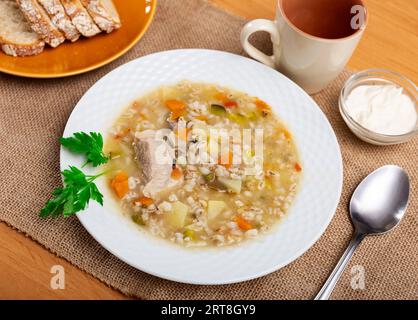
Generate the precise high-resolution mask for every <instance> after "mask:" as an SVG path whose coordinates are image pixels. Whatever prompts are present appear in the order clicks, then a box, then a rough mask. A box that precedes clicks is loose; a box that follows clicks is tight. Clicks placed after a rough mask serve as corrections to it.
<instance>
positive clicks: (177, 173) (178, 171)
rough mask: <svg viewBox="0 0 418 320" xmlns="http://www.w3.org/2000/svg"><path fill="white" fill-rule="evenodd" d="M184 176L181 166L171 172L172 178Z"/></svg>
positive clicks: (176, 178)
mask: <svg viewBox="0 0 418 320" xmlns="http://www.w3.org/2000/svg"><path fill="white" fill-rule="evenodd" d="M182 177H183V172H182V171H181V169H180V168H179V167H175V168H174V169H173V171H172V172H171V178H173V179H174V180H180V179H181V178H182Z"/></svg>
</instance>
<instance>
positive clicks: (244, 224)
mask: <svg viewBox="0 0 418 320" xmlns="http://www.w3.org/2000/svg"><path fill="white" fill-rule="evenodd" d="M234 220H235V222H236V223H237V225H238V227H239V228H240V229H241V230H244V231H247V230H251V229H253V226H252V225H251V223H250V222H248V221H247V220H246V219H244V218H242V217H239V216H236V217H235V218H234Z"/></svg>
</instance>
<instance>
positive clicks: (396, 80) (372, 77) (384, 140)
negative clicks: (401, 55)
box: [339, 69, 418, 145]
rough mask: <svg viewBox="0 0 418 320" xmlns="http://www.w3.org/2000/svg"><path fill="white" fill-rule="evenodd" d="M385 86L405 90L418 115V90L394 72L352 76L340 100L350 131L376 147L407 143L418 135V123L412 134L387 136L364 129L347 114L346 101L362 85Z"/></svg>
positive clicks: (342, 114)
mask: <svg viewBox="0 0 418 320" xmlns="http://www.w3.org/2000/svg"><path fill="white" fill-rule="evenodd" d="M385 84H386V85H387V84H392V85H395V86H397V87H401V88H403V89H404V94H407V95H408V96H409V97H410V98H411V100H412V102H414V104H415V110H416V111H417V113H418V88H417V86H416V85H415V84H414V83H413V82H412V81H411V80H409V79H408V78H406V77H404V76H403V75H401V74H399V73H396V72H393V71H389V70H383V69H369V70H365V71H361V72H359V73H356V74H354V75H352V76H351V77H350V78H349V79H348V80H347V82H346V83H345V85H344V87H343V89H342V90H341V94H340V99H339V109H340V113H341V116H342V117H343V119H344V121H345V123H346V124H347V126H348V127H349V128H350V130H351V131H352V132H353V133H354V134H355V135H356V136H357V137H359V138H360V139H361V140H363V141H365V142H368V143H371V144H375V145H392V144H399V143H404V142H407V141H408V140H410V139H412V138H413V137H414V136H416V135H417V134H418V121H417V123H416V125H415V127H414V128H413V129H412V130H411V131H410V132H407V133H404V134H401V135H385V134H381V133H377V132H374V131H371V130H369V129H367V128H365V127H363V126H362V125H361V124H360V123H358V122H357V121H356V120H354V119H353V118H352V117H351V116H350V115H349V113H348V112H347V108H346V101H347V98H348V96H349V95H350V93H351V92H352V91H353V90H354V89H355V88H357V87H358V86H361V85H385Z"/></svg>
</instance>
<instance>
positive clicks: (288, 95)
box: [61, 49, 342, 284]
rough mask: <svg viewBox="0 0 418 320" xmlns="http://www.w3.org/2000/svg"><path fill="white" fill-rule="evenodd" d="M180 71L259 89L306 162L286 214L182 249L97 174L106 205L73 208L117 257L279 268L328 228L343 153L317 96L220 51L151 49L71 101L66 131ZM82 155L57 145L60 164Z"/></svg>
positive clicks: (198, 274)
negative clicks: (137, 215)
mask: <svg viewBox="0 0 418 320" xmlns="http://www.w3.org/2000/svg"><path fill="white" fill-rule="evenodd" d="M181 80H190V81H200V82H206V83H216V84H219V85H221V86H226V87H230V88H232V89H236V90H239V91H242V92H246V93H248V94H250V95H252V96H257V97H259V98H260V99H263V100H265V101H266V102H267V103H269V104H270V105H271V106H272V108H273V110H274V112H275V113H276V114H277V115H278V116H279V117H280V118H281V119H282V120H283V121H284V122H285V123H286V124H287V126H288V128H289V129H290V130H291V132H292V133H293V135H294V138H295V140H296V144H297V147H298V150H299V152H300V156H301V162H302V167H303V177H302V181H301V183H300V189H299V192H298V194H297V196H296V199H295V201H294V204H293V205H292V207H291V210H290V211H289V213H288V215H287V217H286V218H285V219H283V221H282V222H281V223H279V224H278V225H277V226H276V227H275V228H273V230H272V231H271V232H270V233H268V234H267V235H261V236H259V237H258V238H256V239H252V240H247V241H245V242H244V243H242V244H240V245H238V246H233V247H226V248H201V249H186V248H182V247H180V246H176V245H174V244H171V243H170V242H169V241H166V240H162V239H158V238H157V237H154V236H152V235H150V234H149V233H147V232H146V231H145V230H141V229H140V228H139V227H137V226H136V225H134V223H132V222H131V221H130V219H128V218H127V217H125V216H123V215H122V214H121V211H120V209H119V206H118V204H117V202H116V201H115V200H114V198H113V197H112V195H111V194H110V191H109V188H108V187H107V186H106V180H105V179H104V178H103V179H101V180H99V181H98V187H99V189H100V190H101V191H102V193H103V194H104V199H105V203H104V207H101V206H100V205H98V204H96V203H95V202H91V203H90V206H89V208H88V209H87V210H86V211H85V212H82V213H79V214H78V218H79V219H80V221H81V223H82V224H83V225H84V227H85V228H86V229H87V230H88V232H89V233H90V234H91V235H92V236H93V237H94V238H95V239H96V240H97V241H98V242H99V243H100V244H101V245H102V246H103V247H105V248H106V249H107V250H109V251H110V252H111V253H113V254H114V255H116V256H117V257H118V258H120V259H121V260H123V261H125V262H126V263H128V264H130V265H131V266H133V267H135V268H138V269H140V270H142V271H145V272H147V273H150V274H152V275H155V276H158V277H161V278H165V279H169V280H173V281H179V282H184V283H193V284H227V283H235V282H240V281H245V280H249V279H254V278H257V277H260V276H263V275H266V274H268V273H271V272H273V271H275V270H278V269H279V268H282V267H283V266H285V265H287V264H289V263H290V262H292V261H294V260H295V259H297V258H298V257H299V256H300V255H302V254H303V253H304V252H305V251H307V250H308V249H309V248H310V247H311V246H312V245H313V244H314V243H315V242H316V241H317V240H318V238H319V237H320V236H321V235H322V233H323V232H324V231H325V229H326V227H327V226H328V224H329V222H330V220H331V219H332V217H333V215H334V212H335V209H336V207H337V204H338V201H339V198H340V193H341V187H342V160H341V154H340V149H339V146H338V143H337V139H336V137H335V134H334V132H333V130H332V128H331V126H330V124H329V122H328V121H327V119H326V117H325V115H324V114H323V113H322V112H321V110H320V109H319V107H318V106H317V105H316V103H315V102H314V101H313V100H312V99H311V98H310V97H309V96H308V95H307V94H306V93H305V92H304V91H303V90H302V89H300V88H299V87H298V86H297V85H296V84H294V83H293V82H292V81H290V80H289V79H287V78H286V77H285V76H283V75H282V74H280V73H278V72H277V71H275V70H273V69H270V68H268V67H266V66H264V65H262V64H260V63H258V62H255V61H253V60H250V59H247V58H244V57H241V56H237V55H233V54H229V53H225V52H219V51H212V50H200V49H187V50H174V51H167V52H161V53H156V54H153V55H149V56H146V57H142V58H139V59H137V60H134V61H132V62H130V63H127V64H125V65H123V66H121V67H119V68H118V69H116V70H114V71H112V72H111V73H109V74H108V75H106V76H105V77H103V78H102V79H101V80H99V81H98V82H97V83H96V84H95V85H94V86H93V87H92V88H91V89H90V90H89V91H88V92H87V93H86V94H85V95H84V96H83V97H82V99H81V100H80V102H79V103H78V104H77V106H76V107H75V109H74V111H73V113H72V114H71V117H70V119H69V121H68V123H67V126H66V129H65V133H64V136H70V135H71V134H73V133H74V132H77V131H86V132H90V131H98V132H101V133H102V134H103V135H104V136H105V137H106V136H107V135H108V132H109V129H110V128H111V126H112V124H113V122H114V121H115V120H116V118H117V117H118V116H119V115H120V114H121V112H122V111H123V110H124V108H126V107H127V106H128V105H129V103H130V102H132V101H133V100H135V99H136V98H138V97H140V96H141V95H143V94H145V93H147V92H149V91H151V90H153V89H155V88H157V87H159V86H161V85H169V84H175V83H177V82H179V81H181ZM82 164H83V158H81V157H78V156H74V155H72V154H70V153H69V152H67V151H66V150H64V149H62V150H61V169H65V168H67V167H68V166H69V165H77V166H82ZM86 170H87V169H86ZM88 170H92V173H93V172H94V170H93V169H88ZM97 170H99V169H97ZM97 170H96V172H97Z"/></svg>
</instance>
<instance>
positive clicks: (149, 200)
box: [134, 197, 154, 206]
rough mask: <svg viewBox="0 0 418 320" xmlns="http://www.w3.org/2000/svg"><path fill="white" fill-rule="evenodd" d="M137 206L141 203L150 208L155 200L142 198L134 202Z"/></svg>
mask: <svg viewBox="0 0 418 320" xmlns="http://www.w3.org/2000/svg"><path fill="white" fill-rule="evenodd" d="M134 202H135V204H136V203H139V204H140V205H142V206H150V205H152V204H153V203H154V200H152V199H151V198H148V197H140V198H138V199H137V200H135V201H134Z"/></svg>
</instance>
